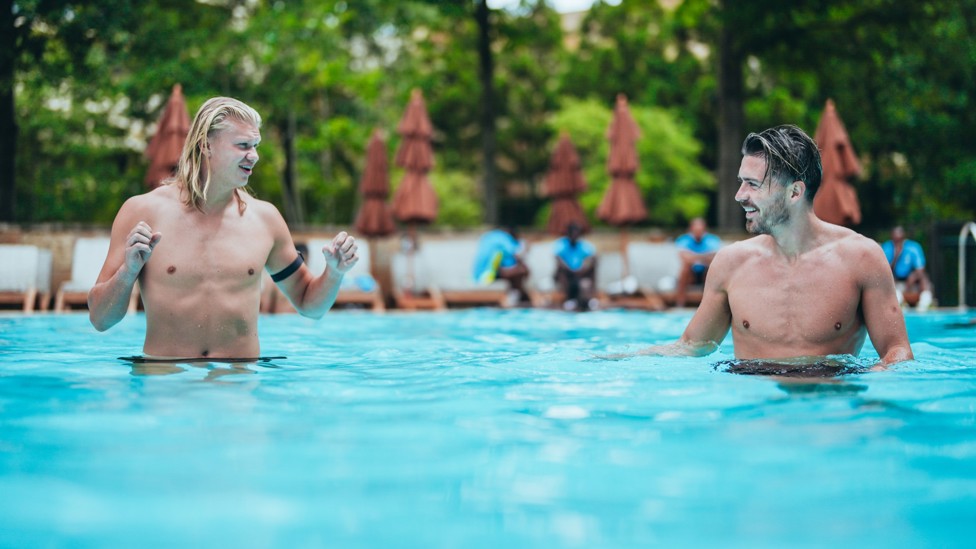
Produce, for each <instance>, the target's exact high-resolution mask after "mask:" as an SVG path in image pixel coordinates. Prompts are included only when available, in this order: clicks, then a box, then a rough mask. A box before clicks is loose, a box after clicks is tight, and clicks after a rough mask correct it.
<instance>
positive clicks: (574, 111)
mask: <svg viewBox="0 0 976 549" xmlns="http://www.w3.org/2000/svg"><path fill="white" fill-rule="evenodd" d="M631 114H632V115H633V117H634V120H635V121H636V122H637V125H638V126H639V127H640V130H641V133H642V137H641V139H640V140H639V141H638V142H637V154H638V157H639V159H640V169H639V170H638V172H637V174H636V176H635V180H636V182H637V185H638V187H639V188H640V189H641V193H642V195H643V196H644V202H645V205H646V206H647V210H648V217H649V219H648V222H649V223H651V224H654V225H659V226H661V225H663V226H672V225H676V224H679V223H682V222H685V221H687V220H688V219H691V218H693V217H696V216H700V215H703V214H704V213H705V212H706V210H707V209H708V199H709V193H710V191H711V190H712V189H713V188H714V186H715V182H714V179H713V177H712V175H711V174H710V173H709V172H708V171H707V170H705V169H704V168H703V167H702V166H701V164H700V163H699V162H698V155H699V154H700V153H701V144H700V143H699V142H698V141H697V140H696V139H695V137H694V134H693V132H692V129H691V127H690V125H689V124H688V123H687V122H685V121H683V120H681V119H679V118H677V117H675V116H674V114H672V113H671V112H670V111H667V110H665V109H661V108H659V107H639V106H633V105H632V106H631ZM612 117H613V112H612V110H611V109H610V108H609V107H608V106H605V105H604V104H603V103H601V102H599V101H596V100H595V99H586V100H577V99H566V100H565V101H564V103H563V108H562V109H561V110H560V111H559V112H558V113H556V114H555V115H554V116H553V117H552V120H551V126H552V128H553V129H554V130H556V131H559V132H561V131H566V132H568V133H569V135H570V137H571V138H572V140H573V144H574V145H575V146H576V148H577V151H578V152H579V155H580V162H581V164H582V165H583V166H584V168H583V174H584V177H585V178H586V181H587V184H588V188H587V190H586V191H585V192H584V194H583V195H582V196H581V198H580V203H581V204H582V206H583V210H584V211H585V212H586V213H587V216H588V217H589V218H590V219H594V218H595V211H596V208H597V207H598V206H599V204H600V200H601V199H602V198H603V194H604V193H605V192H606V189H607V187H608V186H609V185H610V176H609V174H608V173H607V171H606V165H607V156H608V154H609V149H610V145H609V142H608V140H607V137H606V133H607V127H608V126H609V125H610V120H611V119H612ZM550 150H551V149H550ZM542 221H543V220H542V219H537V223H540V222H542Z"/></svg>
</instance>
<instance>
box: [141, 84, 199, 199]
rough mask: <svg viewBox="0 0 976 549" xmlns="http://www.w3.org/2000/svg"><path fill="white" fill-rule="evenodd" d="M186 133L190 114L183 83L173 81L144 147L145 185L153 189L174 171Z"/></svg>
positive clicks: (188, 130) (188, 131) (188, 129)
mask: <svg viewBox="0 0 976 549" xmlns="http://www.w3.org/2000/svg"><path fill="white" fill-rule="evenodd" d="M188 133H190V114H189V113H188V112H187V110H186V100H185V99H184V97H183V86H181V85H179V84H175V85H174V86H173V92H172V93H171V94H170V96H169V100H168V101H166V107H165V108H164V109H163V114H162V115H161V116H160V117H159V123H158V124H157V125H156V133H155V134H154V135H153V136H152V139H151V140H150V141H149V146H147V147H146V152H145V154H146V157H147V158H149V170H148V172H146V179H145V182H146V186H147V187H149V188H150V189H155V188H156V187H158V186H159V185H160V183H162V182H163V180H165V179H166V178H168V177H171V176H172V175H173V174H174V173H176V166H177V164H179V162H180V153H181V152H182V151H183V143H184V142H185V141H186V136H187V134H188Z"/></svg>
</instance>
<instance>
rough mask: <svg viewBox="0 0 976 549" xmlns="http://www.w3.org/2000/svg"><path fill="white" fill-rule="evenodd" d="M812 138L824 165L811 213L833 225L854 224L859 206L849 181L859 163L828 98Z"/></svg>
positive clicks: (835, 110)
mask: <svg viewBox="0 0 976 549" xmlns="http://www.w3.org/2000/svg"><path fill="white" fill-rule="evenodd" d="M813 139H814V141H816V142H817V147H818V148H819V149H820V161H821V163H822V165H823V177H822V178H821V181H820V189H819V190H818V191H817V194H816V196H815V197H814V199H813V211H814V213H816V214H817V217H819V218H820V219H823V220H824V221H827V222H829V223H833V224H835V225H845V226H848V227H850V226H853V225H857V224H858V223H860V222H861V205H860V203H859V202H858V200H857V192H856V191H855V190H854V187H853V186H852V185H851V184H850V183H849V182H848V180H849V179H851V178H853V177H857V176H859V175H860V174H861V164H860V162H858V160H857V155H856V154H854V147H853V146H852V145H851V140H850V137H848V135H847V130H846V129H845V128H844V123H843V122H842V121H841V119H840V116H839V115H838V114H837V109H836V108H835V107H834V102H833V101H831V100H830V99H828V100H827V105H826V106H825V107H824V112H823V114H821V116H820V122H819V123H818V124H817V131H816V133H815V134H814V138H813Z"/></svg>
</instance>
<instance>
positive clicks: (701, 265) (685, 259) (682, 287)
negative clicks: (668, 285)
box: [674, 217, 722, 307]
mask: <svg viewBox="0 0 976 549" xmlns="http://www.w3.org/2000/svg"><path fill="white" fill-rule="evenodd" d="M707 229H708V226H707V225H706V224H705V220H704V219H702V218H700V217H696V218H694V219H692V220H691V223H689V224H688V232H687V233H685V234H683V235H681V236H679V237H678V238H676V239H675V241H674V243H675V245H676V246H677V247H678V256H679V257H680V258H681V272H679V273H678V284H677V286H676V288H675V305H677V306H678V307H684V306H685V300H686V298H687V294H688V286H690V285H692V284H704V283H705V276H706V274H707V273H708V266H709V265H711V264H712V259H714V258H715V253H716V252H718V250H719V248H721V247H722V240H721V239H720V238H719V237H717V236H715V235H713V234H710V233H709V232H707Z"/></svg>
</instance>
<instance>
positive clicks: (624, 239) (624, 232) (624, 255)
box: [620, 225, 630, 278]
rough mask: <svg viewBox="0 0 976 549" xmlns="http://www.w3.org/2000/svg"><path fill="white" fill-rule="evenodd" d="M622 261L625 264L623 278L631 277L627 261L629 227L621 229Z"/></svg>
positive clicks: (624, 226) (623, 226)
mask: <svg viewBox="0 0 976 549" xmlns="http://www.w3.org/2000/svg"><path fill="white" fill-rule="evenodd" d="M620 260H621V261H622V262H623V271H622V272H623V278H627V277H628V276H630V266H629V265H628V263H629V262H628V261H627V226H626V225H622V226H621V227H620Z"/></svg>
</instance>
